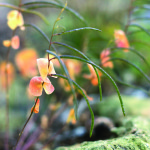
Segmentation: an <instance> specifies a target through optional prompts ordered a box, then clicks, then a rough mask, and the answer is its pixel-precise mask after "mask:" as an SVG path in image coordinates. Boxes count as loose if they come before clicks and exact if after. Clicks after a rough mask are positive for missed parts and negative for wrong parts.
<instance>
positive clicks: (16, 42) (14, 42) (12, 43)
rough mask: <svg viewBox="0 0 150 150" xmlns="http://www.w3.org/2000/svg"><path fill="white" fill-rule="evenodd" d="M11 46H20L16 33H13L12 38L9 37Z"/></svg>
mask: <svg viewBox="0 0 150 150" xmlns="http://www.w3.org/2000/svg"><path fill="white" fill-rule="evenodd" d="M11 46H12V48H13V49H18V48H19V46H20V39H19V36H18V35H15V36H14V37H13V38H12V39H11Z"/></svg>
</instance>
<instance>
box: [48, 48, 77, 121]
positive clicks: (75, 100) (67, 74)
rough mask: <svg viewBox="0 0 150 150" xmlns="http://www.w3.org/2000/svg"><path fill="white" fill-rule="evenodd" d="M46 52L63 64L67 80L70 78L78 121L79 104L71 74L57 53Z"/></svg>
mask: <svg viewBox="0 0 150 150" xmlns="http://www.w3.org/2000/svg"><path fill="white" fill-rule="evenodd" d="M46 52H48V53H49V54H52V55H53V56H55V57H56V58H57V59H58V60H59V63H60V64H61V66H62V68H63V70H64V72H65V74H66V76H67V78H68V82H69V84H70V87H71V91H72V93H73V96H74V101H73V102H74V110H75V116H76V119H78V116H77V109H78V102H77V98H76V94H75V90H74V87H73V83H72V82H73V81H72V80H71V78H70V76H69V73H68V70H67V68H66V66H65V65H64V63H63V62H62V60H61V59H60V56H58V55H56V54H55V53H53V52H51V51H49V50H46Z"/></svg>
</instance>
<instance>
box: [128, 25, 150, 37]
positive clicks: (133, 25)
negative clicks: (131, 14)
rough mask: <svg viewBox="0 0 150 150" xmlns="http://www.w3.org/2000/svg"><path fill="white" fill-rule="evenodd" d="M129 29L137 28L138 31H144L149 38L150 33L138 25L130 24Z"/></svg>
mask: <svg viewBox="0 0 150 150" xmlns="http://www.w3.org/2000/svg"><path fill="white" fill-rule="evenodd" d="M129 27H137V28H139V29H140V30H142V31H144V32H145V33H146V34H147V35H148V36H150V32H149V31H148V30H147V29H145V28H143V27H142V26H140V25H139V24H130V25H129Z"/></svg>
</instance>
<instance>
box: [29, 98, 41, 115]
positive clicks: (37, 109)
mask: <svg viewBox="0 0 150 150" xmlns="http://www.w3.org/2000/svg"><path fill="white" fill-rule="evenodd" d="M35 101H36V99H35ZM39 107H40V100H39V99H38V100H37V103H36V105H35V108H34V110H33V107H32V108H31V112H32V110H33V112H34V113H39Z"/></svg>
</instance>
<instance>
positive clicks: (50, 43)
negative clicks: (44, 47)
mask: <svg viewBox="0 0 150 150" xmlns="http://www.w3.org/2000/svg"><path fill="white" fill-rule="evenodd" d="M62 12H63V11H61V12H60V13H59V15H58V17H57V19H56V20H55V22H54V25H53V29H52V35H51V38H50V42H49V48H48V49H49V50H50V48H51V45H52V39H53V36H54V29H55V25H56V23H57V21H58V20H60V19H59V17H60V15H61V14H62ZM47 55H48V68H49V66H50V59H49V54H47Z"/></svg>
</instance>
